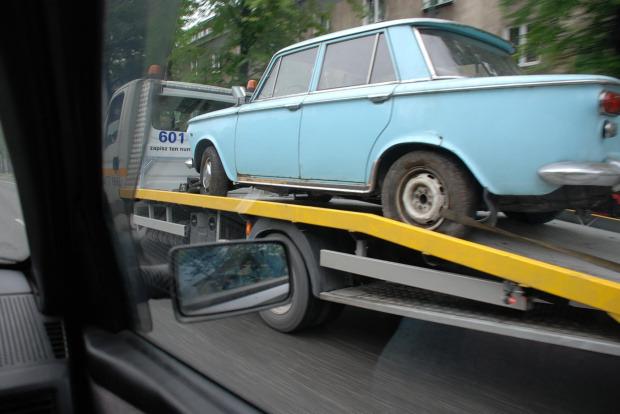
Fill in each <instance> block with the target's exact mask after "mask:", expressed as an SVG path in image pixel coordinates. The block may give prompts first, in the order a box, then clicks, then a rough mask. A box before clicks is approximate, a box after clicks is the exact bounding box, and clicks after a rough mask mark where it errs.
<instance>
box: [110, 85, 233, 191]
mask: <svg viewBox="0 0 620 414" xmlns="http://www.w3.org/2000/svg"><path fill="white" fill-rule="evenodd" d="M236 102H237V100H236V99H235V98H234V97H233V96H232V92H231V90H230V89H226V88H219V87H214V86H208V85H200V84H194V83H186V82H175V81H164V80H157V79H137V80H134V81H131V82H129V83H127V84H125V85H123V86H121V87H120V88H119V89H118V90H116V92H115V93H114V95H113V96H112V99H111V100H110V103H109V105H108V110H107V114H106V120H105V126H104V139H103V166H104V180H105V189H106V193H107V195H108V198H109V199H110V200H112V199H117V198H118V189H119V188H135V189H139V188H140V189H150V190H168V191H170V190H175V189H178V188H179V183H185V182H188V180H189V177H188V172H189V170H188V169H187V167H186V166H185V164H184V161H185V160H186V159H187V158H188V157H189V156H190V155H189V154H190V152H191V150H190V146H189V142H188V140H187V137H186V135H185V134H186V129H187V121H188V120H189V119H190V118H193V117H195V116H198V115H202V114H205V113H207V112H213V111H217V110H219V109H224V108H227V107H230V106H233V105H234V104H235V103H236Z"/></svg>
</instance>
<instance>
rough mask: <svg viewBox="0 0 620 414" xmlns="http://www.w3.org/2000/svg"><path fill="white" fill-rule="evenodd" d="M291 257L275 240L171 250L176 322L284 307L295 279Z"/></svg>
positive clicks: (192, 246)
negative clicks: (290, 262) (290, 264)
mask: <svg viewBox="0 0 620 414" xmlns="http://www.w3.org/2000/svg"><path fill="white" fill-rule="evenodd" d="M287 252H288V248H287V246H286V245H285V244H284V243H283V242H281V241H276V240H242V241H234V242H222V243H211V244H202V245H190V246H178V247H175V248H173V249H171V250H170V262H169V263H170V267H171V274H172V276H173V280H174V284H175V288H174V298H173V300H174V304H175V314H176V317H177V319H178V320H179V321H180V322H184V323H186V322H198V321H204V320H211V319H217V318H223V317H226V316H233V315H240V314H244V313H250V312H256V311H259V310H264V309H270V308H274V307H277V306H282V305H286V304H287V303H289V302H290V296H291V275H292V273H291V271H290V267H289V260H288V253H287Z"/></svg>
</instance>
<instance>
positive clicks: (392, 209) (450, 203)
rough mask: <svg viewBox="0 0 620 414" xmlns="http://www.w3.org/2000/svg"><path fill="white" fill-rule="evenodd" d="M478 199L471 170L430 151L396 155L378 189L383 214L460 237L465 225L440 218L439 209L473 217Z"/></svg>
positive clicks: (450, 158)
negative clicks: (380, 187) (381, 186)
mask: <svg viewBox="0 0 620 414" xmlns="http://www.w3.org/2000/svg"><path fill="white" fill-rule="evenodd" d="M479 201H480V190H479V186H478V184H477V182H476V180H475V179H474V177H473V176H472V175H471V173H470V172H469V171H468V170H467V169H466V168H465V167H464V166H463V165H462V164H461V163H460V162H458V161H457V160H455V159H453V158H452V157H449V156H445V155H442V154H438V153H435V152H431V151H414V152H410V153H408V154H405V155H403V156H402V157H400V158H399V159H398V160H397V161H396V162H395V163H394V164H392V166H391V167H390V169H389V170H388V173H387V175H386V176H385V180H384V181H383V188H382V191H381V204H382V205H383V215H384V216H385V217H388V218H391V219H394V220H399V221H402V222H404V223H408V224H412V225H414V226H418V227H422V228H425V229H428V230H435V231H438V232H440V233H443V234H447V235H449V236H454V237H460V238H463V237H465V236H466V235H467V233H468V231H469V228H468V227H467V226H465V225H463V224H459V223H455V222H452V221H449V220H446V219H444V218H443V216H442V215H441V210H442V209H443V208H448V209H450V210H452V211H453V212H455V213H456V214H459V215H464V216H467V217H473V216H474V214H475V213H476V210H477V208H478V205H479Z"/></svg>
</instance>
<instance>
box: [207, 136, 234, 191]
mask: <svg viewBox="0 0 620 414" xmlns="http://www.w3.org/2000/svg"><path fill="white" fill-rule="evenodd" d="M228 185H229V180H228V177H227V176H226V171H224V166H223V165H222V160H221V159H220V154H218V153H217V150H216V149H215V147H212V146H211V147H207V148H206V149H205V151H204V152H203V154H202V161H201V164H200V194H206V195H212V196H218V197H226V195H227V194H228Z"/></svg>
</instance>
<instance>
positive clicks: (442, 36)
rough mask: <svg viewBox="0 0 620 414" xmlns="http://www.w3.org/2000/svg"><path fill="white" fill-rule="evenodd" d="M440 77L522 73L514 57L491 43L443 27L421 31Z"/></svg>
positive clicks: (473, 76) (476, 76) (474, 76)
mask: <svg viewBox="0 0 620 414" xmlns="http://www.w3.org/2000/svg"><path fill="white" fill-rule="evenodd" d="M420 35H421V36H422V41H423V42H424V47H425V49H426V51H427V53H428V55H429V57H430V60H431V62H432V65H433V68H434V69H435V73H436V74H437V76H450V77H451V76H458V77H465V78H480V77H486V76H511V75H522V74H523V73H524V72H523V70H522V69H521V68H519V66H518V65H517V64H516V62H515V61H514V60H513V59H512V58H511V56H510V55H509V54H508V53H507V52H505V51H503V50H501V49H499V48H497V47H495V46H492V45H489V44H487V43H483V42H481V41H478V40H476V39H472V38H470V37H466V36H462V35H459V34H456V33H451V32H447V31H442V30H432V29H423V30H420Z"/></svg>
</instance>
